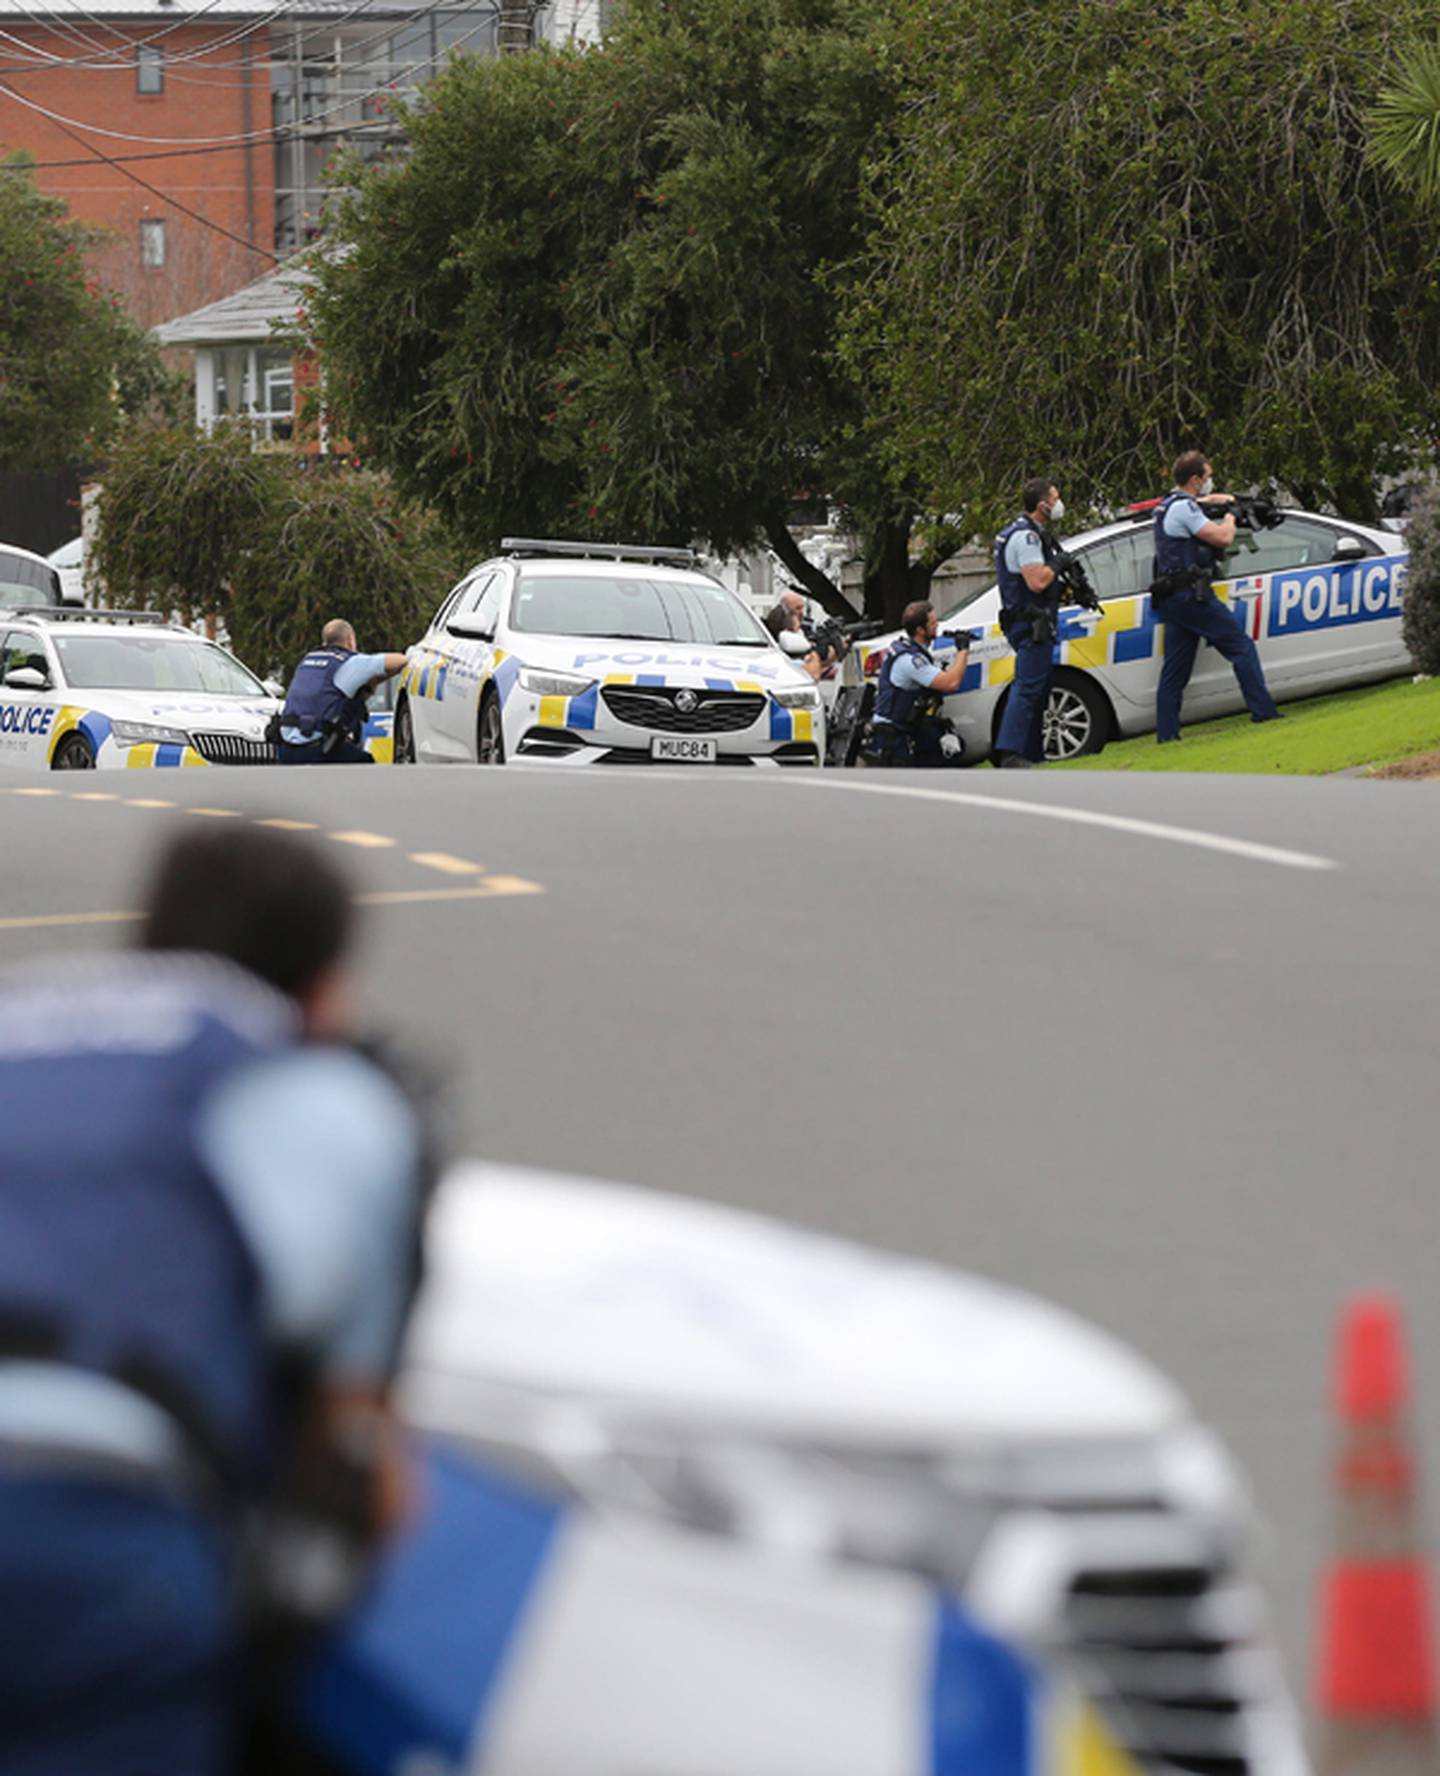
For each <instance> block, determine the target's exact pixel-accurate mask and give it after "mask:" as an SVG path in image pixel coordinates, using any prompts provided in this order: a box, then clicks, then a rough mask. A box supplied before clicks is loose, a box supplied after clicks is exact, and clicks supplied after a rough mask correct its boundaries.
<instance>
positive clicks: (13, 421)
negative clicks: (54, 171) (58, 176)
mask: <svg viewBox="0 0 1440 1776" xmlns="http://www.w3.org/2000/svg"><path fill="white" fill-rule="evenodd" d="M31 165H32V161H31V160H30V158H29V157H25V156H21V155H10V156H8V157H7V158H4V159H0V469H29V470H49V469H57V468H64V467H66V466H67V465H69V464H72V463H75V462H80V461H86V460H91V459H93V458H94V456H95V455H96V453H97V452H98V451H99V450H101V449H102V448H103V446H104V445H105V443H106V441H107V439H108V438H109V437H110V435H111V433H112V432H113V430H114V428H115V427H116V425H117V424H118V423H119V421H120V420H121V418H122V416H123V411H124V406H125V404H126V403H127V402H128V403H129V404H131V406H132V409H138V408H140V407H142V406H144V405H145V404H146V403H148V402H150V401H151V400H153V399H157V398H159V397H161V396H163V395H164V393H165V392H166V389H167V379H166V377H165V373H164V372H163V371H162V369H161V368H160V359H159V355H158V353H157V352H156V350H155V348H154V346H153V345H152V344H151V343H150V341H149V340H148V339H147V338H146V337H145V336H144V335H143V334H142V333H141V332H140V330H139V329H138V328H137V327H135V326H134V324H133V323H132V322H131V321H130V320H128V319H127V317H126V316H125V314H124V312H123V311H122V309H121V306H120V300H119V298H118V297H117V296H115V295H113V294H112V293H110V292H108V291H106V290H104V289H102V288H101V286H100V284H99V283H98V282H97V280H96V279H95V278H94V277H93V276H92V275H91V274H90V273H88V272H87V270H86V267H85V258H84V254H85V250H86V248H87V247H89V246H91V245H92V244H93V243H94V241H95V240H96V239H97V238H98V237H97V235H96V232H95V231H94V230H93V229H87V228H84V227H81V226H80V225H79V224H78V223H76V222H74V221H72V220H70V218H69V216H68V214H67V212H66V209H65V205H64V204H63V203H61V202H60V201H59V200H58V199H56V198H52V197H46V196H45V195H44V194H43V193H42V192H41V191H40V190H39V189H38V188H37V187H36V184H35V180H34V176H33V173H32V172H31Z"/></svg>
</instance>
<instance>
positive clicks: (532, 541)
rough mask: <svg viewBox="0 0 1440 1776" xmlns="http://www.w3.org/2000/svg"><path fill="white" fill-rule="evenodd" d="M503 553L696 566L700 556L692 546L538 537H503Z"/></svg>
mask: <svg viewBox="0 0 1440 1776" xmlns="http://www.w3.org/2000/svg"><path fill="white" fill-rule="evenodd" d="M500 553H501V554H502V555H568V556H573V557H578V558H580V559H584V558H586V557H593V558H594V559H595V560H598V561H665V562H673V563H674V564H676V565H677V566H680V567H694V566H695V564H696V562H697V561H698V559H699V557H698V556H697V555H696V553H695V551H694V550H693V549H681V548H675V549H671V548H666V547H665V545H664V544H661V543H657V544H654V545H653V546H647V545H646V544H643V543H576V542H571V541H569V540H560V541H554V540H545V539H542V538H538V537H501V539H500Z"/></svg>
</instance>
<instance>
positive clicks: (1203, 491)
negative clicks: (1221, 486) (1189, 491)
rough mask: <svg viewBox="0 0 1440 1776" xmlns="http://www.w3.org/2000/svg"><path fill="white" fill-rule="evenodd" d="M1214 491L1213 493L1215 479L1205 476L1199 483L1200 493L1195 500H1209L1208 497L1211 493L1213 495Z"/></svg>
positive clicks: (1211, 476)
mask: <svg viewBox="0 0 1440 1776" xmlns="http://www.w3.org/2000/svg"><path fill="white" fill-rule="evenodd" d="M1214 491H1215V477H1214V476H1213V475H1207V476H1206V477H1205V479H1204V480H1203V481H1202V482H1201V483H1200V492H1199V493H1198V494H1197V495H1196V498H1197V499H1209V497H1210V495H1211V494H1212V493H1214Z"/></svg>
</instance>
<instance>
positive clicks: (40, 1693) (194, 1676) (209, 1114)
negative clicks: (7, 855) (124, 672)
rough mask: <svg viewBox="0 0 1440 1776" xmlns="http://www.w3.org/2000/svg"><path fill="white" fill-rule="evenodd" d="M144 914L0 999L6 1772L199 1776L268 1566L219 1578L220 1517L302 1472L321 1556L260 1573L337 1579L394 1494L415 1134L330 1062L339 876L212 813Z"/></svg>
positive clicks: (342, 946)
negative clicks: (97, 952) (252, 1599)
mask: <svg viewBox="0 0 1440 1776" xmlns="http://www.w3.org/2000/svg"><path fill="white" fill-rule="evenodd" d="M148 904H149V910H148V913H147V915H146V920H145V924H144V926H143V928H142V936H141V947H140V949H138V950H136V951H132V952H131V953H129V954H122V955H114V956H108V957H106V956H96V957H74V958H69V959H67V960H66V961H63V962H58V963H50V964H45V965H33V964H32V965H31V966H30V967H29V968H27V969H25V970H23V971H17V972H16V973H15V974H14V975H12V976H11V977H10V978H9V979H8V981H6V982H5V983H4V985H3V986H0V1126H3V1128H4V1131H5V1133H4V1161H3V1164H0V1597H3V1598H4V1608H3V1610H0V1770H4V1771H5V1772H6V1773H7V1776H90V1773H93V1776H101V1773H102V1772H103V1773H104V1776H162V1773H172V1772H173V1776H221V1773H222V1772H223V1771H225V1770H227V1769H228V1768H229V1767H230V1763H231V1754H232V1749H233V1745H232V1742H233V1739H234V1736H235V1731H236V1727H237V1717H238V1714H239V1708H240V1701H239V1697H238V1696H237V1689H238V1683H237V1678H238V1675H239V1674H238V1672H237V1669H236V1667H237V1663H238V1660H239V1654H240V1649H241V1645H242V1640H243V1636H242V1622H241V1611H240V1609H239V1606H238V1603H237V1593H238V1591H239V1589H240V1585H239V1581H240V1580H241V1578H242V1577H243V1578H245V1579H246V1580H247V1581H249V1580H251V1579H252V1577H253V1575H254V1573H255V1572H256V1571H257V1570H260V1568H261V1566H262V1565H263V1562H262V1560H261V1558H260V1556H261V1555H262V1554H263V1553H264V1551H265V1550H266V1549H273V1548H274V1547H276V1546H277V1545H280V1544H279V1539H278V1538H276V1537H273V1536H272V1537H264V1538H261V1539H260V1540H259V1541H258V1542H257V1543H256V1544H255V1545H254V1547H252V1548H251V1550H250V1558H249V1559H247V1560H245V1561H243V1562H242V1560H241V1558H240V1549H239V1540H240V1538H239V1535H238V1526H240V1525H241V1524H244V1523H253V1522H256V1521H264V1520H266V1517H267V1513H268V1514H271V1520H275V1519H274V1517H273V1514H274V1513H275V1512H276V1511H277V1509H278V1508H280V1507H281V1505H282V1504H284V1505H286V1506H287V1507H288V1510H289V1516H288V1518H287V1521H290V1522H292V1523H293V1522H294V1521H295V1516H294V1511H295V1501H296V1499H297V1498H298V1497H299V1496H301V1494H300V1492H299V1491H297V1488H296V1484H295V1476H297V1475H298V1474H300V1473H302V1472H303V1473H305V1474H307V1475H310V1476H311V1477H312V1483H311V1485H310V1487H309V1488H308V1492H307V1494H306V1496H309V1497H312V1498H313V1497H314V1496H315V1494H316V1491H317V1490H322V1491H324V1493H325V1497H326V1511H325V1513H324V1521H325V1522H327V1523H328V1524H331V1525H335V1526H337V1527H336V1528H335V1534H334V1536H331V1535H328V1534H327V1536H326V1538H325V1539H324V1540H323V1542H322V1541H316V1540H315V1539H314V1538H313V1537H312V1538H307V1539H306V1540H304V1541H302V1542H299V1543H298V1544H297V1543H292V1542H291V1541H290V1540H288V1539H287V1540H286V1541H285V1542H284V1543H283V1546H284V1547H286V1548H288V1549H289V1550H290V1552H291V1555H292V1556H293V1558H290V1559H286V1560H283V1561H280V1562H279V1563H277V1564H276V1565H275V1568H274V1570H275V1571H276V1572H277V1573H283V1574H285V1575H287V1576H288V1577H290V1578H291V1579H295V1578H297V1577H298V1576H299V1575H300V1574H301V1573H303V1572H309V1573H313V1572H314V1570H315V1569H314V1565H313V1561H307V1560H306V1559H304V1558H301V1556H302V1555H304V1554H306V1553H308V1554H310V1555H314V1554H315V1553H316V1552H317V1551H320V1552H326V1553H327V1554H330V1555H333V1554H335V1553H336V1552H337V1550H338V1549H339V1548H340V1547H344V1548H345V1549H348V1550H349V1553H348V1554H347V1555H346V1556H345V1558H344V1559H343V1560H341V1561H339V1562H338V1564H339V1565H340V1566H342V1567H344V1568H346V1569H347V1570H348V1569H349V1568H350V1567H351V1566H352V1565H353V1566H354V1567H355V1569H356V1576H358V1570H359V1568H360V1567H361V1566H363V1563H364V1555H365V1552H366V1550H367V1548H368V1546H369V1544H370V1543H372V1542H373V1541H374V1540H375V1538H376V1537H378V1535H379V1534H380V1533H381V1532H382V1531H383V1529H384V1528H385V1527H387V1525H388V1524H389V1522H390V1521H391V1519H392V1518H393V1516H394V1514H395V1508H396V1506H397V1503H398V1500H399V1498H400V1496H402V1491H401V1489H402V1487H403V1476H402V1466H401V1461H400V1456H399V1443H398V1438H397V1436H396V1434H395V1433H394V1431H393V1429H392V1427H391V1421H390V1419H389V1416H388V1411H387V1408H386V1403H385V1393H386V1388H387V1384H388V1379H389V1376H390V1372H391V1369H392V1367H393V1363H394V1360H395V1355H396V1349H397V1345H398V1341H399V1337H400V1333H401V1330H402V1323H403V1320H404V1317H405V1314H406V1311H407V1307H408V1299H409V1295H410V1292H411V1289H412V1287H413V1282H414V1275H415V1253H416V1248H417V1238H418V1223H419V1215H420V1197H421V1194H422V1192H421V1170H422V1161H421V1141H420V1131H419V1126H418V1122H417V1119H416V1118H415V1116H414V1115H413V1113H412V1111H411V1109H410V1107H409V1104H408V1101H407V1099H406V1097H405V1096H404V1095H403V1094H402V1093H401V1091H400V1090H399V1089H398V1088H397V1087H396V1086H395V1085H394V1084H392V1082H391V1080H390V1078H389V1077H388V1075H387V1074H385V1073H383V1072H382V1071H381V1070H380V1069H379V1068H378V1067H377V1066H375V1065H372V1064H371V1063H370V1062H369V1061H368V1060H366V1059H364V1058H363V1057H362V1056H361V1054H360V1053H359V1052H358V1051H356V1050H355V1049H353V1048H351V1047H348V1046H345V1045H344V1043H343V1040H342V1039H343V1037H344V1035H345V1032H346V1027H347V1023H348V1017H349V1000H350V995H349V982H348V971H347V949H348V944H349V939H350V935H351V928H352V921H353V912H352V908H353V902H352V899H351V896H350V892H349V889H348V885H347V884H346V883H345V881H344V880H343V879H342V878H341V877H340V876H339V875H338V874H337V873H336V871H335V870H334V867H333V865H331V864H330V863H329V862H328V860H326V859H325V858H324V857H323V856H322V855H321V854H319V853H318V852H317V851H315V850H313V849H312V848H311V847H309V846H307V845H305V844H304V843H303V842H301V841H300V840H298V839H295V838H293V837H291V836H290V835H286V834H281V833H273V832H262V831H260V830H258V829H256V828H254V827H249V828H246V827H242V826H240V824H239V823H238V822H237V824H236V827H234V828H228V827H227V828H225V829H223V830H218V831H217V830H211V831H207V832H205V833H198V832H197V833H189V834H186V835H185V837H184V838H183V839H181V840H179V841H177V842H176V843H175V844H173V845H172V847H171V848H170V850H169V851H168V853H167V854H166V856H165V857H164V858H163V859H162V862H161V865H160V868H159V871H158V874H157V877H156V880H155V884H154V888H153V891H152V893H151V895H150V897H149V903H148ZM332 1507H333V1509H332ZM341 1519H343V1523H344V1527H343V1530H342V1529H340V1528H339V1527H338V1525H339V1523H340V1521H341ZM337 1536H338V1537H339V1540H338V1541H337V1540H336V1539H335V1537H337ZM242 1566H243V1571H242ZM331 1570H333V1568H331ZM312 1601H313V1598H312ZM344 1601H346V1599H345V1598H344V1597H343V1596H338V1597H333V1598H332V1599H331V1600H330V1607H339V1606H340V1605H341V1604H342V1603H343V1602H344Z"/></svg>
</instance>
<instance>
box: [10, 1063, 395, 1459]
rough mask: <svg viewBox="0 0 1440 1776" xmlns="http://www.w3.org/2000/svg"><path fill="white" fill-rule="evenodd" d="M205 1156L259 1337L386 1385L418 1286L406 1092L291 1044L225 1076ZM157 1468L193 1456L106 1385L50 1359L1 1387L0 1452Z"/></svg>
mask: <svg viewBox="0 0 1440 1776" xmlns="http://www.w3.org/2000/svg"><path fill="white" fill-rule="evenodd" d="M195 1139H196V1145H197V1148H198V1150H199V1152H200V1155H201V1157H202V1158H203V1159H204V1161H205V1163H206V1166H207V1168H208V1170H209V1172H210V1175H211V1177H212V1178H213V1180H214V1182H215V1184H216V1186H217V1187H218V1189H219V1191H220V1193H221V1195H222V1196H223V1197H224V1198H225V1201H226V1203H227V1204H228V1206H229V1208H230V1211H231V1213H232V1214H233V1215H234V1217H235V1220H236V1223H237V1224H238V1226H239V1228H240V1230H241V1233H242V1234H243V1236H244V1238H245V1242H246V1245H247V1246H248V1248H249V1250H250V1252H251V1255H252V1257H253V1259H254V1261H255V1264H256V1267H257V1269H258V1271H259V1274H260V1278H261V1299H262V1303H263V1320H264V1329H265V1332H266V1334H267V1335H268V1337H269V1339H270V1340H271V1341H273V1343H274V1344H276V1345H280V1344H284V1345H290V1346H296V1345H298V1346H299V1347H300V1348H302V1349H304V1350H305V1351H307V1352H308V1353H309V1354H310V1355H311V1356H312V1357H313V1358H314V1360H315V1361H316V1363H317V1364H318V1367H319V1371H320V1375H321V1377H322V1379H323V1380H325V1381H327V1382H356V1383H361V1384H363V1383H367V1382H369V1383H377V1382H382V1381H383V1380H384V1379H385V1377H386V1375H387V1373H388V1370H389V1368H390V1364H391V1361H392V1356H393V1352H394V1349H395V1345H396V1342H397V1339H398V1335H399V1332H400V1328H401V1323H402V1320H403V1316H404V1312H405V1304H406V1296H407V1291H408V1285H409V1275H410V1264H411V1249H412V1244H411V1229H412V1227H413V1223H414V1216H415V1193H414V1179H415V1173H416V1166H417V1160H418V1141H419V1136H418V1131H417V1129H416V1126H415V1121H414V1117H413V1115H412V1113H411V1111H410V1109H409V1106H408V1105H407V1104H406V1103H405V1100H404V1098H403V1097H402V1096H401V1094H400V1091H399V1090H398V1088H397V1087H396V1086H395V1085H393V1084H392V1083H391V1081H390V1080H389V1079H387V1078H386V1077H385V1075H384V1074H383V1073H381V1072H380V1071H379V1070H378V1069H377V1068H375V1067H373V1066H372V1065H371V1064H370V1063H369V1062H368V1061H366V1060H365V1059H364V1058H363V1057H362V1056H360V1055H358V1054H355V1053H353V1052H351V1051H349V1050H346V1049H343V1048H323V1047H311V1048H305V1047H302V1048H290V1049H285V1050H282V1051H280V1052H278V1053H276V1054H273V1055H267V1056H264V1057H262V1058H260V1059H257V1060H254V1061H251V1062H249V1063H247V1064H245V1065H244V1066H242V1067H240V1068H239V1069H237V1070H236V1071H235V1072H234V1073H232V1074H229V1075H227V1076H225V1077H224V1078H223V1079H222V1080H221V1082H220V1084H219V1085H218V1086H217V1087H216V1089H215V1090H214V1091H213V1092H212V1093H211V1095H210V1097H209V1098H208V1100H207V1101H206V1102H205V1103H204V1104H203V1105H202V1108H201V1111H200V1114H199V1118H198V1120H197V1123H196V1125H195ZM7 1439H8V1440H11V1441H17V1442H21V1443H27V1444H34V1443H42V1444H46V1445H50V1446H59V1447H69V1448H73V1449H76V1450H83V1451H86V1452H87V1453H91V1454H96V1455H108V1456H111V1457H113V1458H115V1459H117V1460H121V1461H131V1462H138V1463H141V1464H143V1465H144V1466H146V1467H152V1468H157V1469H159V1468H165V1467H167V1466H170V1465H171V1464H174V1463H178V1461H179V1460H180V1459H181V1457H182V1453H183V1451H182V1445H181V1441H180V1434H179V1432H178V1431H177V1430H176V1428H175V1426H174V1425H173V1424H172V1422H171V1421H170V1419H169V1418H168V1417H167V1416H166V1415H165V1414H164V1413H163V1412H162V1411H161V1410H160V1409H159V1408H158V1407H157V1406H155V1405H153V1404H152V1403H151V1402H150V1401H149V1400H147V1399H144V1398H142V1397H141V1396H140V1395H138V1394H136V1393H133V1392H131V1390H130V1389H128V1388H126V1387H124V1386H122V1385H121V1384H120V1383H118V1382H116V1381H113V1380H111V1379H110V1378H109V1377H107V1376H105V1375H102V1374H98V1373H92V1372H89V1371H86V1370H82V1369H78V1368H70V1367H68V1366H64V1365H58V1364H51V1363H42V1362H35V1363H30V1362H12V1363H7V1364H5V1365H4V1370H3V1375H0V1441H4V1440H7Z"/></svg>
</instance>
